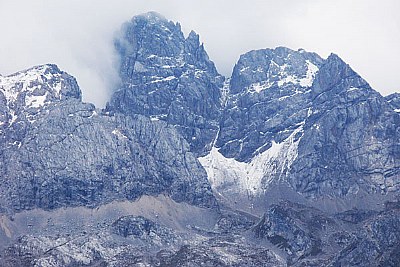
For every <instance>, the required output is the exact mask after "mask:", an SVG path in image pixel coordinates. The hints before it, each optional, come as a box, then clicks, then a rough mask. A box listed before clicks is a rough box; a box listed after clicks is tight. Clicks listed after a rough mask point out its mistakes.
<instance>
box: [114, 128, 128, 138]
mask: <svg viewBox="0 0 400 267" xmlns="http://www.w3.org/2000/svg"><path fill="white" fill-rule="evenodd" d="M112 134H115V135H116V136H118V137H119V138H122V139H128V137H127V136H126V135H124V134H123V133H121V131H120V130H119V129H114V130H113V131H112Z"/></svg>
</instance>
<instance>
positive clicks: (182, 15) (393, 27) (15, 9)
mask: <svg viewBox="0 0 400 267" xmlns="http://www.w3.org/2000/svg"><path fill="white" fill-rule="evenodd" d="M150 10H154V11H157V12H159V13H161V14H163V15H165V16H166V17H167V18H168V19H171V20H174V21H179V22H180V23H181V24H182V26H183V29H184V31H185V32H186V33H187V32H189V31H190V30H191V29H194V30H195V31H196V32H198V33H199V34H200V36H201V39H202V41H203V42H204V43H205V46H206V50H207V51H208V53H209V55H210V58H211V59H212V60H214V61H215V63H216V65H217V68H218V69H219V70H220V71H221V72H222V73H223V74H224V75H227V76H229V74H230V72H231V69H232V67H233V65H234V64H235V62H236V61H237V59H238V57H239V55H240V54H242V53H245V52H247V51H249V50H251V49H259V48H266V47H276V46H279V45H282V46H288V47H290V48H293V49H297V48H300V47H302V48H305V49H307V50H309V51H315V52H317V53H319V54H320V55H322V56H325V57H326V56H327V55H328V54H329V53H330V52H335V53H337V54H339V55H340V56H341V57H342V58H343V59H344V60H345V61H346V62H347V63H349V64H350V65H351V66H352V67H353V68H354V69H355V70H356V71H357V72H359V73H360V74H361V75H362V76H363V77H364V78H365V79H366V80H367V81H369V82H370V83H371V85H372V86H373V87H374V88H375V89H377V90H378V91H380V92H381V93H383V94H388V93H390V92H394V91H396V89H397V90H398V89H399V88H400V75H398V69H397V66H398V65H400V64H399V63H400V52H399V50H398V47H400V17H399V16H398V15H397V12H398V10H400V3H399V1H397V0H381V1H372V0H354V1H345V0H336V1H332V0H327V1H317V0H303V1H296V0H263V1H257V0H249V1H238V0H232V1H223V0H213V1H211V0H209V1H195V0H170V1H162V0H158V1H156V0H146V1H137V0H133V1H132V0H131V1H130V0H114V1H99V0H97V1H96V0H86V1H78V0H59V1H52V0H35V1H29V0H26V1H22V0H1V1H0V25H1V33H0V34H1V35H0V36H1V38H0V73H2V74H10V73H12V72H15V71H18V70H21V69H25V68H29V67H31V66H33V65H38V64H43V63H56V64H58V65H59V67H60V68H61V69H63V70H66V71H68V72H69V73H71V74H72V75H74V76H75V77H76V78H77V80H78V82H79V84H80V85H81V87H82V90H83V95H84V100H85V101H90V102H94V103H95V104H96V105H98V106H104V104H105V102H106V101H107V99H108V98H109V96H110V93H111V92H110V88H112V87H113V86H114V85H115V84H116V83H117V82H118V75H117V73H116V71H115V68H114V66H115V64H116V60H117V58H116V57H115V55H114V53H113V45H112V38H113V36H114V34H115V32H116V31H117V30H118V29H119V27H120V25H121V24H122V23H123V22H124V21H127V20H129V19H130V18H131V17H132V16H134V15H137V14H140V13H143V12H147V11H150Z"/></svg>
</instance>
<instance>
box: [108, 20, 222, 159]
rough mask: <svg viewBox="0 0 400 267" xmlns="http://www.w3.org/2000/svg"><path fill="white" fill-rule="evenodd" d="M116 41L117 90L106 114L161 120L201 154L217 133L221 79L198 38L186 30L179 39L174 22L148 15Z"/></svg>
mask: <svg viewBox="0 0 400 267" xmlns="http://www.w3.org/2000/svg"><path fill="white" fill-rule="evenodd" d="M149 17H150V18H149ZM121 36H122V37H121V38H120V39H118V40H116V49H117V51H118V53H119V55H120V58H121V65H120V77H121V80H122V85H121V88H120V89H119V90H118V91H117V92H116V93H115V94H114V95H113V96H112V99H111V100H110V102H109V103H108V105H107V110H109V111H117V112H122V113H124V114H127V115H134V114H142V115H145V116H148V117H150V118H151V119H152V120H164V121H167V122H168V123H169V124H172V125H174V126H175V127H176V128H177V129H178V131H179V132H180V133H181V134H183V136H184V137H185V139H186V140H187V141H188V142H189V144H190V145H191V147H192V151H194V152H196V153H205V151H207V145H209V144H210V143H211V142H212V140H213V138H214V136H215V133H216V132H217V128H218V121H217V120H218V117H219V114H220V109H221V103H220V96H221V92H220V88H222V86H223V81H224V79H223V77H222V76H221V75H219V74H218V72H217V70H216V68H215V65H214V63H213V62H212V61H210V60H209V58H208V55H207V53H206V51H205V49H204V46H203V45H202V44H200V41H199V36H198V35H197V34H196V33H195V32H193V31H192V32H191V33H190V34H189V35H188V37H187V38H186V39H185V37H184V35H183V33H182V31H181V28H180V25H179V24H178V23H174V22H170V21H167V20H165V19H162V18H158V17H156V18H154V15H153V14H145V15H139V16H137V17H134V18H133V19H132V21H131V22H129V23H127V24H125V26H124V27H123V29H122V34H121ZM188 114H190V115H188Z"/></svg>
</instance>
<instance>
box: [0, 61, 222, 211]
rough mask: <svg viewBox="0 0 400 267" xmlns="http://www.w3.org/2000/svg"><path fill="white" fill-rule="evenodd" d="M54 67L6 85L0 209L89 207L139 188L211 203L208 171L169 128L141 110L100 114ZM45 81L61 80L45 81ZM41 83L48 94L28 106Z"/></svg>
mask: <svg viewBox="0 0 400 267" xmlns="http://www.w3.org/2000/svg"><path fill="white" fill-rule="evenodd" d="M49 69H50V71H49ZM54 69H56V68H55V67H54V66H41V67H37V68H36V69H32V70H28V71H27V72H26V73H23V72H21V73H19V74H18V75H25V76H27V77H31V76H32V77H33V78H32V79H31V78H29V79H27V80H26V81H24V83H21V82H20V81H17V82H16V83H15V84H11V89H9V90H7V92H10V91H15V92H17V94H16V97H15V98H13V97H10V98H9V101H8V104H7V105H8V107H9V109H8V110H9V111H8V112H9V113H10V114H13V116H14V118H16V119H12V118H9V120H8V122H7V123H6V124H4V127H3V131H4V133H3V134H2V136H1V138H2V143H3V144H4V145H3V147H2V149H1V151H0V156H1V163H0V177H1V182H2V184H3V186H2V187H1V196H2V197H1V201H0V203H1V204H0V207H1V209H2V210H8V211H10V212H12V211H20V210H25V209H31V208H35V207H38V208H43V209H54V208H59V207H63V206H80V205H86V206H91V207H95V206H97V205H100V204H102V203H107V202H110V201H112V200H115V199H131V200H134V199H137V198H138V197H140V196H142V195H144V194H147V195H158V194H168V195H170V196H171V197H172V198H173V199H174V200H176V201H179V202H181V201H183V202H188V203H190V204H193V205H199V206H208V207H216V201H215V199H214V197H213V195H212V192H211V190H210V186H209V184H208V181H207V177H206V173H205V172H204V170H203V169H202V167H201V165H200V164H199V163H198V161H197V160H196V158H195V157H194V155H193V154H192V153H190V151H189V146H188V144H187V142H186V141H185V140H184V139H183V138H182V137H181V136H180V135H179V134H178V133H177V132H176V130H175V129H174V128H173V127H170V126H168V125H167V124H166V123H165V122H152V121H150V119H148V118H145V117H142V116H140V115H137V116H132V117H125V116H121V115H115V116H112V115H109V114H106V113H102V112H101V111H99V110H96V109H95V107H94V106H93V105H92V104H86V103H82V102H81V99H80V91H79V88H78V87H77V84H76V82H74V81H75V80H74V79H73V78H72V77H71V76H69V75H67V74H65V73H63V72H60V71H57V69H56V71H55V72H51V70H54ZM25 76H24V77H25ZM47 76H48V77H47ZM12 77H13V76H9V77H5V78H2V79H11V78H12ZM32 80H33V81H32ZM49 81H51V82H53V83H57V84H60V86H58V87H46V84H47V83H48V82H49ZM71 81H72V82H71ZM41 82H44V85H42V84H41ZM39 88H40V89H43V90H44V91H41V92H40V94H41V95H44V96H47V98H46V100H45V101H44V102H43V105H38V106H37V107H36V106H35V107H30V106H29V104H27V99H28V97H30V95H29V94H36V92H37V90H39ZM57 88H59V89H57ZM56 90H59V94H57V91H56ZM77 90H78V91H77ZM38 94H39V93H38ZM53 94H54V95H56V98H55V99H53ZM24 98H25V101H24ZM14 99H16V101H17V103H16V102H15V101H14V102H13V101H12V100H14ZM18 101H19V102H18ZM28 103H29V102H28ZM24 104H25V106H24ZM171 159H173V160H171ZM206 191H207V192H208V193H207V192H206Z"/></svg>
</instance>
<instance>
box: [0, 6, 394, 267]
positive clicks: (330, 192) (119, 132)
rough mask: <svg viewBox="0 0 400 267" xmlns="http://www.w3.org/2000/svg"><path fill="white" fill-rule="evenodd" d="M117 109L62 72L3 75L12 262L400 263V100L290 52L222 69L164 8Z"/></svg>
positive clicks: (152, 19) (136, 31) (129, 39)
mask: <svg viewBox="0 0 400 267" xmlns="http://www.w3.org/2000/svg"><path fill="white" fill-rule="evenodd" d="M120 36H121V37H120V38H119V39H117V40H116V41H115V46H116V50H117V52H118V53H119V55H120V57H121V65H120V78H121V84H120V87H119V88H116V91H115V93H114V94H113V95H112V97H111V99H110V101H109V103H108V104H107V107H106V108H105V109H104V110H100V109H98V108H96V107H95V106H94V105H92V104H90V103H83V102H82V100H81V91H80V89H79V86H78V84H77V82H76V81H75V79H74V78H73V77H72V76H70V75H69V74H67V73H65V72H63V71H61V70H60V69H58V67H57V66H55V65H43V66H36V67H33V68H31V69H28V70H25V71H21V72H19V73H16V74H12V75H9V76H0V145H1V149H0V179H1V186H0V212H1V213H0V251H1V252H0V265H1V266H398V265H399V264H400V258H399V257H398V254H399V253H398V252H399V251H400V244H399V242H398V240H399V236H400V221H399V219H398V218H400V214H399V206H400V205H399V203H400V202H399V199H398V197H399V189H400V188H399V187H400V184H399V183H400V101H399V99H400V97H399V95H398V94H397V93H395V94H393V95H390V96H386V97H383V96H381V95H380V94H379V93H378V92H376V91H375V90H373V89H372V88H371V87H370V86H369V84H368V83H367V82H366V81H365V80H364V79H363V78H361V77H360V76H359V75H358V74H357V73H356V72H355V71H354V70H352V69H351V67H350V66H349V65H347V64H346V63H345V62H343V60H341V59H340V58H339V57H338V56H337V55H334V54H332V55H330V56H329V57H328V58H327V59H323V58H321V57H320V56H318V55H317V54H315V53H310V52H306V51H304V50H302V49H300V50H298V51H294V50H291V49H288V48H284V47H278V48H275V49H262V50H256V51H250V52H248V53H246V54H244V55H242V56H241V57H240V59H239V61H238V62H237V64H236V65H235V67H234V69H233V72H232V76H231V77H230V78H225V77H223V76H222V75H220V74H219V73H218V71H217V69H216V67H215V65H214V63H213V62H212V61H211V60H210V59H209V57H208V55H207V53H206V51H205V48H204V45H203V44H201V43H200V40H199V36H198V35H197V34H196V33H194V32H191V33H190V34H189V35H188V36H187V37H185V36H184V34H183V33H182V31H181V28H180V25H179V24H178V23H174V22H171V21H168V20H167V19H165V18H163V17H162V16H161V15H159V14H156V13H147V14H143V15H139V16H136V17H134V18H133V19H132V20H131V21H130V22H127V23H126V24H125V25H124V26H123V27H122V30H121V35H120Z"/></svg>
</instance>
